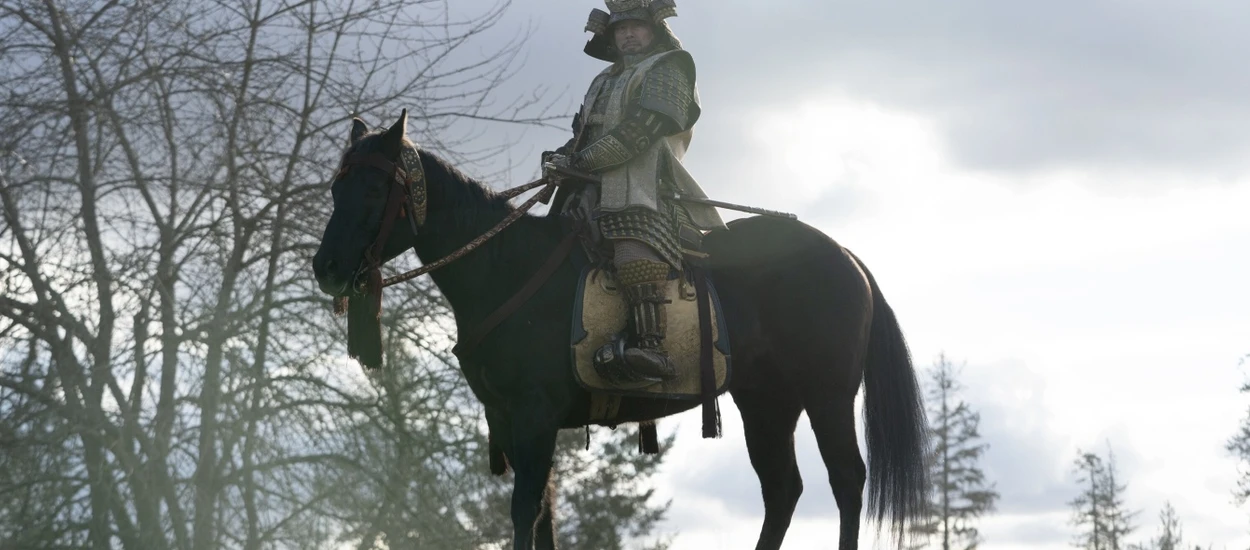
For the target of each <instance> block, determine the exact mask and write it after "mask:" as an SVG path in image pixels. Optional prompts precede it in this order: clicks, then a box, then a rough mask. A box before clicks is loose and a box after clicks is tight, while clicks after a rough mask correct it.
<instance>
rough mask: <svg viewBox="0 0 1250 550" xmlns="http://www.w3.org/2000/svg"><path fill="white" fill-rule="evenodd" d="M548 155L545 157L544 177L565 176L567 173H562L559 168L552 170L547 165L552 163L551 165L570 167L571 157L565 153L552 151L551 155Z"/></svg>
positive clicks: (558, 177) (557, 177)
mask: <svg viewBox="0 0 1250 550" xmlns="http://www.w3.org/2000/svg"><path fill="white" fill-rule="evenodd" d="M544 156H546V155H544ZM546 157H547V158H545V159H543V177H544V178H547V179H561V178H564V177H565V174H562V173H560V172H559V171H557V170H552V169H551V168H548V167H547V165H549V164H550V165H555V166H558V167H560V168H568V167H569V157H567V156H565V155H561V154H559V153H552V154H551V155H550V156H546Z"/></svg>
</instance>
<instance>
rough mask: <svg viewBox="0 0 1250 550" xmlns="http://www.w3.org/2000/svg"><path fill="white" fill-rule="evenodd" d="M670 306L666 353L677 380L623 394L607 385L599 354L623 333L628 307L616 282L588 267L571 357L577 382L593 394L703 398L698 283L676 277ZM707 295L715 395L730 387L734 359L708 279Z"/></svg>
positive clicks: (581, 285) (579, 295) (578, 297)
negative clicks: (601, 373)
mask: <svg viewBox="0 0 1250 550" xmlns="http://www.w3.org/2000/svg"><path fill="white" fill-rule="evenodd" d="M668 284H669V288H668V296H669V298H670V299H671V300H672V303H671V304H668V305H667V306H666V308H667V317H668V330H667V335H666V337H665V338H664V349H665V350H666V351H668V355H669V360H670V361H671V362H672V364H673V366H674V367H675V368H676V369H677V378H674V379H673V380H669V381H667V382H661V383H657V384H654V385H651V386H647V387H645V388H641V389H630V390H622V389H619V388H616V387H614V386H612V385H611V384H609V383H608V382H607V381H606V380H604V379H603V378H602V377H600V376H599V374H598V373H597V372H596V371H595V365H594V355H595V350H597V349H599V347H600V346H602V345H603V344H606V343H608V342H609V341H610V340H611V339H612V336H613V335H615V334H617V333H619V332H620V331H622V330H625V328H626V323H627V318H628V317H627V316H628V314H629V307H628V305H626V303H625V298H624V295H623V294H622V292H621V291H620V289H619V288H617V284H616V281H615V280H614V279H613V278H612V276H611V275H609V274H608V273H607V272H605V271H601V270H598V269H594V268H590V267H588V268H586V269H585V270H584V271H582V276H581V279H580V281H579V283H578V287H577V295H576V297H575V299H574V302H575V303H574V307H573V334H572V341H571V347H572V353H573V371H574V376H576V377H577V381H578V383H580V384H581V385H582V387H584V388H586V389H587V390H590V391H592V392H596V393H598V392H602V393H609V394H613V395H621V396H636V397H650V398H661V399H699V398H700V396H701V395H702V392H701V390H702V384H701V383H700V375H699V308H698V301H697V300H696V299H695V292H694V285H691V284H688V283H686V282H683V281H681V280H678V279H674V280H671V281H669V282H668ZM708 295H709V298H710V301H711V306H712V311H711V313H712V316H711V318H712V340H713V346H712V365H713V367H714V372H715V375H716V376H715V379H716V393H717V394H718V395H719V394H721V393H723V392H724V391H725V390H726V389H728V386H729V377H730V374H731V365H732V361H731V356H730V354H729V334H728V330H727V329H726V327H725V325H724V323H723V322H722V319H723V318H724V317H723V314H722V313H721V306H720V299H719V298H718V297H717V295H716V288H715V286H714V285H713V284H712V282H711V281H709V284H708Z"/></svg>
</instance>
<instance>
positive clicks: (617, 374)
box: [594, 334, 664, 390]
mask: <svg viewBox="0 0 1250 550" xmlns="http://www.w3.org/2000/svg"><path fill="white" fill-rule="evenodd" d="M626 351H627V350H626V348H625V338H624V336H623V335H619V334H618V335H616V336H614V337H613V338H612V341H611V342H608V343H606V344H604V345H602V346H599V349H597V350H595V361H594V362H595V372H596V373H598V374H599V376H601V377H603V379H604V380H605V381H607V382H608V384H611V385H612V386H613V387H615V388H617V389H621V390H637V389H642V388H645V387H647V386H653V385H655V384H659V383H660V382H663V381H664V380H663V379H662V378H656V377H651V376H647V375H645V374H643V373H641V372H639V371H638V370H637V369H635V368H633V367H632V366H630V364H629V363H628V362H626V361H625V354H626Z"/></svg>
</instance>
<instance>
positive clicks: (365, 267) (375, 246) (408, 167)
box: [334, 147, 579, 357]
mask: <svg viewBox="0 0 1250 550" xmlns="http://www.w3.org/2000/svg"><path fill="white" fill-rule="evenodd" d="M354 166H366V167H370V168H375V169H377V170H381V171H382V172H383V173H386V174H388V175H389V177H388V179H387V181H388V182H389V190H388V191H387V197H386V206H385V211H384V213H383V214H382V225H381V226H380V227H379V228H378V235H377V237H376V238H374V240H373V243H372V244H370V245H369V248H368V249H367V250H366V251H365V256H364V258H363V259H362V260H361V265H360V267H359V268H358V269H357V271H356V274H355V276H353V277H352V281H351V284H352V285H355V283H356V280H357V279H358V278H359V275H360V274H361V273H362V272H363V273H365V274H366V276H367V278H366V286H365V294H366V297H367V298H368V301H367V302H365V303H363V304H361V305H363V306H365V308H367V309H365V310H363V311H362V313H363V315H362V316H361V317H362V318H361V322H366V321H365V318H370V319H369V320H368V321H367V322H369V323H370V324H371V325H374V324H376V323H377V322H378V321H379V320H380V315H381V312H382V289H384V288H386V287H388V286H391V285H394V284H397V283H401V282H404V281H408V280H411V279H415V278H417V277H420V276H421V275H424V274H426V273H429V272H431V271H434V270H436V269H439V268H441V267H443V266H446V265H447V264H449V263H451V262H453V261H455V260H457V259H459V258H461V257H463V256H464V255H466V254H468V253H470V252H472V251H473V250H474V249H476V248H478V247H479V246H481V245H482V244H483V243H485V242H486V241H487V240H489V239H491V238H492V237H494V236H495V235H498V234H499V232H501V231H503V230H504V229H505V228H507V227H508V226H509V225H511V224H512V223H513V222H515V221H516V220H518V219H520V218H521V216H523V215H524V214H525V213H526V212H528V211H529V210H530V209H531V208H533V207H534V205H536V204H538V203H539V202H542V203H546V202H547V201H549V200H550V199H551V196H552V194H553V193H554V192H555V189H556V187H557V186H558V185H559V181H558V180H555V179H552V180H547V179H540V180H537V181H534V182H530V183H527V184H525V185H521V186H518V187H514V188H512V189H509V190H507V191H504V192H503V193H501V195H502V196H503V197H505V198H509V199H510V198H513V197H516V196H518V195H520V194H521V193H523V192H525V191H528V190H530V189H534V188H536V187H539V186H545V187H544V188H543V190H542V191H541V192H540V193H538V194H536V195H534V196H533V197H530V199H529V200H527V201H525V203H524V204H522V205H521V206H519V207H517V208H516V209H515V210H513V211H512V212H510V213H509V214H508V215H507V216H505V217H504V219H503V220H501V221H500V222H499V223H497V224H496V225H495V226H494V227H492V228H490V229H489V230H488V231H486V232H485V233H483V234H482V235H480V236H478V237H477V238H475V239H473V240H472V241H470V242H469V243H468V244H466V245H464V246H462V247H460V248H459V249H457V250H456V251H455V252H452V253H451V254H449V255H447V256H446V257H444V258H442V259H440V260H438V261H436V262H433V263H430V264H427V265H423V266H422V267H419V268H417V269H413V270H411V271H408V272H407V273H404V274H402V275H397V276H395V277H391V278H389V279H386V280H383V279H382V263H383V261H384V260H383V257H382V252H383V250H384V248H385V246H386V243H387V241H388V240H390V237H391V232H392V231H393V230H394V228H395V223H396V221H397V220H398V218H401V217H404V218H407V219H408V222H409V224H411V226H412V233H413V235H420V234H421V227H422V226H423V225H425V220H426V208H427V203H428V200H429V193H428V189H427V186H426V177H425V170H424V169H423V167H422V165H421V157H420V154H419V153H418V151H417V150H416V148H414V147H404V148H403V150H402V152H401V153H400V158H399V164H396V163H394V162H391V161H390V159H388V158H386V156H385V155H383V154H381V153H376V152H375V153H367V154H365V153H354V154H350V155H348V156H347V157H346V158H344V159H343V164H342V165H341V166H340V167H339V171H338V173H337V174H336V175H335V180H336V181H337V180H338V179H341V178H343V177H344V176H346V175H347V172H348V171H349V170H350V169H351V168H352V167H354ZM578 236H579V233H578V232H576V231H573V232H569V234H568V235H566V236H565V238H564V239H563V240H562V241H561V242H560V244H559V245H557V247H556V249H555V250H554V251H553V252H552V254H551V256H550V257H548V259H547V262H546V263H545V264H544V265H543V266H542V268H540V269H539V270H538V272H536V273H535V274H534V275H533V276H532V277H531V278H530V280H529V281H528V282H527V283H526V284H525V285H524V286H523V287H522V289H521V290H520V291H518V292H517V294H516V295H514V296H513V297H512V298H511V299H509V300H508V301H507V302H505V303H504V304H503V305H502V306H500V307H499V308H498V309H497V310H495V311H494V312H492V313H491V315H489V316H488V317H487V318H486V320H485V321H484V322H483V323H482V324H481V326H479V327H477V328H476V330H473V331H472V332H471V333H470V334H469V335H468V338H467V339H464V338H462V339H461V340H462V341H461V344H459V345H457V349H458V350H466V349H472V348H474V347H476V345H477V343H478V342H480V340H481V339H482V338H484V337H485V336H486V334H487V333H489V332H490V331H491V329H493V328H494V327H495V326H496V325H497V324H498V323H500V322H502V321H503V319H504V318H506V317H507V316H508V315H510V314H511V313H512V311H514V310H515V309H516V308H518V307H520V304H521V303H523V302H524V301H525V300H527V299H529V297H530V296H532V295H533V294H534V293H535V292H537V291H538V288H539V287H541V286H542V284H543V283H544V282H545V281H546V280H547V279H548V278H549V277H550V276H551V275H552V273H554V272H555V270H556V268H558V267H559V265H560V264H561V263H563V261H564V259H565V258H567V257H568V255H569V253H570V252H571V251H572V249H573V244H574V243H575V242H577V237H578ZM351 307H352V308H353V309H354V308H355V307H356V306H351ZM348 310H349V301H348V298H347V297H340V298H337V299H336V300H335V301H334V312H335V313H336V314H338V315H342V314H344V313H348ZM355 317H356V314H355V313H353V314H352V317H349V319H348V333H349V341H348V350H349V353H350V354H351V355H352V356H354V357H359V356H360V355H358V353H356V352H353V351H352V350H353V349H354V348H355V349H360V348H356V346H364V345H367V344H365V343H364V342H363V341H361V340H363V339H367V340H370V341H375V343H376V344H377V345H379V346H380V345H381V342H380V338H379V337H375V335H374V334H373V333H370V334H369V335H368V336H367V337H364V338H362V339H361V340H358V339H356V338H353V337H352V336H351V333H352V327H351V325H352V322H353V321H352V320H353V318H355ZM466 344H467V345H466Z"/></svg>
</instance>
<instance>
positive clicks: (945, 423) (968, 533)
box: [911, 355, 999, 550]
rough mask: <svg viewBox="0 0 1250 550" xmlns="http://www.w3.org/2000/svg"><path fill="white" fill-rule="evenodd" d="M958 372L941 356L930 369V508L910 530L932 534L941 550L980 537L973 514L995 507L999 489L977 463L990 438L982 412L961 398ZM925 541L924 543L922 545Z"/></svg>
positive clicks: (969, 544) (966, 545)
mask: <svg viewBox="0 0 1250 550" xmlns="http://www.w3.org/2000/svg"><path fill="white" fill-rule="evenodd" d="M958 377H959V372H958V371H957V369H956V368H955V367H954V366H953V365H952V364H951V363H950V361H948V360H947V359H946V356H945V355H942V356H939V357H938V361H937V363H935V364H934V365H933V367H932V369H931V370H930V372H929V380H928V383H927V386H928V387H927V388H926V390H927V392H926V393H927V395H926V397H927V399H926V401H927V404H928V409H929V411H928V412H929V415H928V416H929V418H930V419H931V421H930V422H931V424H930V426H929V430H930V434H931V435H930V440H931V441H933V447H932V448H931V449H930V454H929V456H928V464H929V479H931V480H932V484H933V486H932V491H931V492H930V498H931V501H930V503H929V507H928V510H929V514H928V517H926V518H925V519H924V520H922V521H920V522H918V523H917V524H916V525H915V526H914V527H913V528H912V529H911V532H912V534H914V535H922V536H924V539H925V543H929V542H932V541H933V539H934V538H937V539H938V540H940V541H941V548H942V550H951V549H952V548H958V549H970V548H975V547H976V546H977V544H978V543H979V542H980V540H981V539H980V534H979V533H978V531H977V528H976V520H977V518H979V517H981V516H982V515H984V514H986V513H987V512H990V511H993V509H994V502H995V501H996V500H998V497H999V495H998V492H997V491H995V490H994V484H993V483H991V482H989V481H988V480H987V479H986V478H985V473H984V472H983V471H982V470H981V468H980V466H979V465H978V464H979V462H980V460H981V457H982V456H983V455H984V454H985V451H986V449H988V448H989V444H987V443H984V442H982V441H981V434H980V431H979V430H978V426H979V425H980V422H981V415H980V413H977V412H976V411H974V410H973V409H972V407H971V405H969V404H968V403H967V402H965V401H963V399H962V398H961V396H960V393H961V391H962V389H963V386H962V384H960V383H959V380H958ZM922 546H923V545H922Z"/></svg>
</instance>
